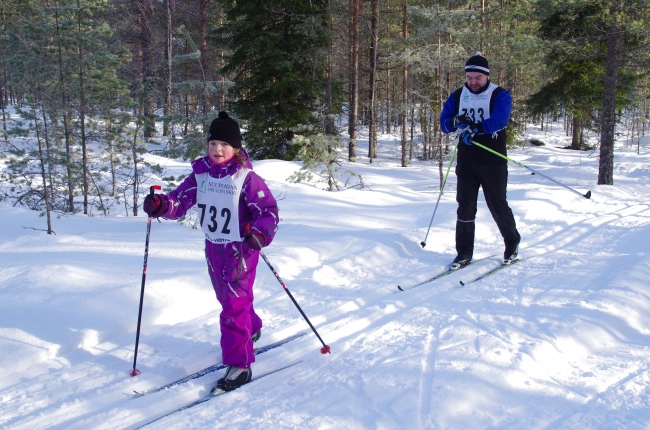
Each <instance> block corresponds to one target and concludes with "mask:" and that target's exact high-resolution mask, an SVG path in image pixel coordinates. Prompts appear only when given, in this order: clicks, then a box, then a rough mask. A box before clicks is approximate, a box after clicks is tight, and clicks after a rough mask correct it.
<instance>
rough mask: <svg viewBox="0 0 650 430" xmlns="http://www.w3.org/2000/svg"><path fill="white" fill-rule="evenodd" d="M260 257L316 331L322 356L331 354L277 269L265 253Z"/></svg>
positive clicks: (261, 253)
mask: <svg viewBox="0 0 650 430" xmlns="http://www.w3.org/2000/svg"><path fill="white" fill-rule="evenodd" d="M260 255H261V256H262V258H263V259H264V261H265V262H266V265H267V266H269V269H271V272H273V274H274V275H275V278H276V279H277V280H278V282H280V285H282V288H284V291H286V292H287V294H288V295H289V298H290V299H291V301H292V302H293V304H294V305H296V307H297V308H298V310H299V311H300V313H301V314H302V317H303V318H304V319H305V321H307V324H309V327H311V329H312V330H313V331H314V334H315V335H316V337H317V338H318V340H320V343H322V344H323V347H322V348H321V349H320V352H321V354H327V353H330V354H331V351H330V347H329V345H325V342H323V339H321V337H320V335H319V334H318V332H317V331H316V329H315V328H314V326H313V325H312V324H311V322H310V321H309V318H307V315H305V313H304V312H303V311H302V309H301V308H300V305H298V302H297V301H296V299H294V298H293V295H292V294H291V291H289V289H288V288H287V286H286V285H284V282H282V279H281V278H280V275H278V272H276V271H275V269H274V268H273V266H271V263H269V260H268V258H266V255H264V253H263V252H262V251H260Z"/></svg>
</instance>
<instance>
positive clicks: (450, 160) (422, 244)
mask: <svg viewBox="0 0 650 430" xmlns="http://www.w3.org/2000/svg"><path fill="white" fill-rule="evenodd" d="M457 148H458V144H456V146H454V152H452V154H451V158H450V159H449V166H447V173H445V178H444V179H443V181H442V184H441V185H440V194H438V201H437V202H436V207H434V208H433V214H432V215H431V221H429V228H428V229H427V234H426V236H424V240H423V241H422V242H420V246H421V247H422V248H424V247H425V246H427V237H429V230H431V224H433V217H434V216H436V211H437V210H438V203H440V197H442V192H443V191H444V189H445V184H446V183H447V177H448V176H449V170H451V165H452V164H453V163H454V158H456V149H457Z"/></svg>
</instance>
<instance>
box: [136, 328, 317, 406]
mask: <svg viewBox="0 0 650 430" xmlns="http://www.w3.org/2000/svg"><path fill="white" fill-rule="evenodd" d="M306 334H307V333H306V332H303V333H298V334H294V335H293V336H289V337H287V338H285V339H281V340H279V341H277V342H273V343H270V344H268V345H266V346H262V347H259V348H255V350H254V352H255V355H260V354H264V353H265V352H266V351H270V350H271V349H275V348H277V347H279V346H282V345H284V344H285V343H288V342H291V341H292V340H295V339H298V338H299V337H302V336H304V335H306ZM226 367H228V366H227V365H225V364H222V363H217V364H213V365H212V366H210V367H206V368H205V369H203V370H199V371H198V372H195V373H192V374H191V375H188V376H186V377H184V378H181V379H179V380H178V381H174V382H170V383H169V384H167V385H163V386H162V387H158V388H154V389H151V390H147V391H142V392H139V391H135V390H134V391H133V392H134V393H135V394H138V395H140V396H144V395H147V394H152V393H157V392H158V391H161V390H165V389H167V388H170V387H173V386H175V385H180V384H184V383H185V382H187V381H191V380H192V379H197V378H200V377H202V376H204V375H207V374H208V373H212V372H216V371H217V370H221V369H225V368H226Z"/></svg>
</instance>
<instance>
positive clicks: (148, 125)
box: [138, 0, 156, 138]
mask: <svg viewBox="0 0 650 430" xmlns="http://www.w3.org/2000/svg"><path fill="white" fill-rule="evenodd" d="M138 8H139V10H140V14H139V16H138V23H139V27H140V28H139V30H140V34H139V36H138V39H139V41H138V42H139V52H138V55H139V56H140V65H141V67H142V70H141V80H140V81H141V83H142V85H143V86H144V83H145V82H146V81H147V80H148V79H149V78H151V75H152V73H151V44H152V43H151V37H152V36H151V31H150V30H149V25H150V24H149V17H151V16H152V15H153V4H152V2H151V0H140V1H138ZM142 112H143V115H144V117H145V118H146V119H145V124H144V137H147V138H149V137H156V120H155V118H154V114H155V100H154V96H153V94H152V93H149V94H147V96H146V103H144V105H143V106H142Z"/></svg>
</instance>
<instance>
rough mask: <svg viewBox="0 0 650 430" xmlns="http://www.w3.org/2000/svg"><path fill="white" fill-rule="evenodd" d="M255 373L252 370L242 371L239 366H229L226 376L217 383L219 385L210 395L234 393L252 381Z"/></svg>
mask: <svg viewBox="0 0 650 430" xmlns="http://www.w3.org/2000/svg"><path fill="white" fill-rule="evenodd" d="M252 376H253V372H251V369H250V368H247V369H242V368H240V367H237V366H229V367H228V370H226V375H225V376H224V377H223V378H221V379H219V380H218V381H217V385H216V386H215V387H214V388H213V389H212V391H210V394H212V395H215V394H218V393H219V391H232V390H235V389H237V388H239V387H241V386H242V385H244V384H248V383H249V382H250V381H251V377H252Z"/></svg>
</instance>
